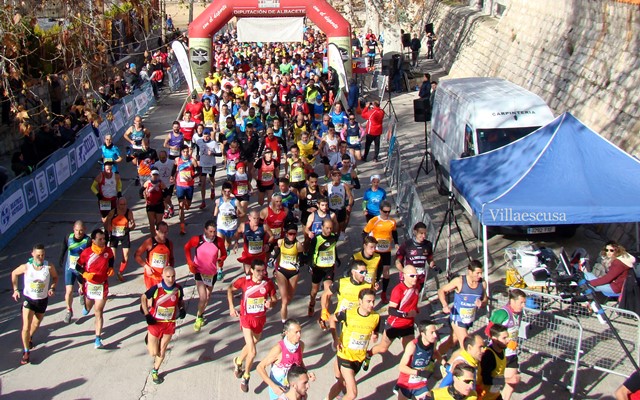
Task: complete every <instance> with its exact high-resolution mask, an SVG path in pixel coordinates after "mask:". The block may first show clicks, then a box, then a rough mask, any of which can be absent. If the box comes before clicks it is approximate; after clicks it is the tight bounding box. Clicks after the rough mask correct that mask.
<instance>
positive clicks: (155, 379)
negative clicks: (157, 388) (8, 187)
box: [151, 369, 164, 385]
mask: <svg viewBox="0 0 640 400" xmlns="http://www.w3.org/2000/svg"><path fill="white" fill-rule="evenodd" d="M151 379H152V380H153V383H155V384H156V385H159V384H161V383H162V382H164V378H163V377H161V376H160V374H158V371H156V370H155V369H152V370H151Z"/></svg>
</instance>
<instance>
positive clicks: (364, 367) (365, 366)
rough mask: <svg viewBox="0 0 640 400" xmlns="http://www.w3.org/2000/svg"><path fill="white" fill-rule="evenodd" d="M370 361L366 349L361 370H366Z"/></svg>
mask: <svg viewBox="0 0 640 400" xmlns="http://www.w3.org/2000/svg"><path fill="white" fill-rule="evenodd" d="M370 363H371V355H370V354H369V352H368V351H367V356H366V357H365V359H364V361H363V362H362V370H363V371H368V370H369V364H370Z"/></svg>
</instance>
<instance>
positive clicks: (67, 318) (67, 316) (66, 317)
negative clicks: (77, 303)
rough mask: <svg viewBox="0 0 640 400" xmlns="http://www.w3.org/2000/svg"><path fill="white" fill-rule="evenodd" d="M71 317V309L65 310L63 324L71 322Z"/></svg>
mask: <svg viewBox="0 0 640 400" xmlns="http://www.w3.org/2000/svg"><path fill="white" fill-rule="evenodd" d="M71 317H73V311H71V310H67V312H66V313H65V314H64V323H65V324H70V323H71Z"/></svg>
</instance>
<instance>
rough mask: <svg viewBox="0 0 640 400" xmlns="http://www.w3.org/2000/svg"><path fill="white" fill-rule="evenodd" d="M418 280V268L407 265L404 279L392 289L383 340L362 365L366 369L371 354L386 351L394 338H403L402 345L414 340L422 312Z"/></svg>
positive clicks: (369, 354) (370, 353) (370, 352)
mask: <svg viewBox="0 0 640 400" xmlns="http://www.w3.org/2000/svg"><path fill="white" fill-rule="evenodd" d="M417 280H418V273H417V272H416V268H415V267H414V266H413V265H407V266H406V267H405V269H404V280H403V281H402V282H400V283H399V284H398V285H396V287H394V288H393V290H392V291H391V299H390V301H389V317H388V318H387V322H386V324H385V329H384V333H383V334H382V340H380V343H378V344H376V345H375V346H373V348H372V349H371V351H369V352H367V358H366V359H365V360H364V364H363V366H362V367H363V369H364V370H365V371H366V370H368V369H369V361H370V360H371V356H373V355H374V354H384V353H386V352H387V351H388V350H389V346H391V343H393V341H394V340H396V339H400V340H402V347H407V344H408V343H409V342H411V341H412V340H413V338H414V332H413V324H414V320H415V317H416V315H418V313H419V312H420V310H419V309H418V301H419V300H420V291H419V290H418V288H417V286H418V285H417Z"/></svg>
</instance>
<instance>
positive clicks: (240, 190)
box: [238, 185, 249, 196]
mask: <svg viewBox="0 0 640 400" xmlns="http://www.w3.org/2000/svg"><path fill="white" fill-rule="evenodd" d="M247 193H249V186H248V185H238V196H244V195H245V194H247Z"/></svg>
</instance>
